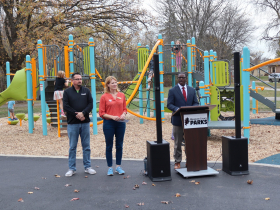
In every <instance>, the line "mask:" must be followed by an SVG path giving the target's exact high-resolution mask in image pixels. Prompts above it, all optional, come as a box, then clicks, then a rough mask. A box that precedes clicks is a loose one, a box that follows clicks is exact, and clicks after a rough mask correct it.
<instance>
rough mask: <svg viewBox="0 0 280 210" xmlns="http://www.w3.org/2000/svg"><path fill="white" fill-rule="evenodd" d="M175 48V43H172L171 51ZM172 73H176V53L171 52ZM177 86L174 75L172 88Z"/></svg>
mask: <svg viewBox="0 0 280 210" xmlns="http://www.w3.org/2000/svg"><path fill="white" fill-rule="evenodd" d="M173 47H174V41H172V42H171V49H173ZM171 72H172V73H174V72H175V53H174V52H173V51H172V50H171ZM175 85H176V80H175V75H174V74H172V87H174V86H175Z"/></svg>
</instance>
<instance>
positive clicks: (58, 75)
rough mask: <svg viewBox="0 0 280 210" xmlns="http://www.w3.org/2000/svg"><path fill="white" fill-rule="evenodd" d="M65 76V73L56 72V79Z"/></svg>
mask: <svg viewBox="0 0 280 210" xmlns="http://www.w3.org/2000/svg"><path fill="white" fill-rule="evenodd" d="M64 76H65V72H64V71H58V72H57V77H58V78H63V77H64Z"/></svg>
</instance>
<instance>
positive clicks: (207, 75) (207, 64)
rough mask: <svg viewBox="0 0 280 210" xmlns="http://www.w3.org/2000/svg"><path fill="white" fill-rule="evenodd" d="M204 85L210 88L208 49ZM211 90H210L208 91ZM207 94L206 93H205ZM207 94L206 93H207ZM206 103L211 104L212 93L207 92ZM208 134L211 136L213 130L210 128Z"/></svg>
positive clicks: (205, 56) (205, 58)
mask: <svg viewBox="0 0 280 210" xmlns="http://www.w3.org/2000/svg"><path fill="white" fill-rule="evenodd" d="M204 84H205V85H204V87H206V88H207V89H209V84H210V82H209V57H208V51H204ZM207 92H209V91H207ZM204 94H205V93H204ZM205 95H206V94H205ZM206 104H210V95H209V94H207V98H206ZM210 114H211V113H210V112H209V118H208V121H209V122H210V119H211V118H210ZM207 135H208V136H211V132H210V129H208V133H207Z"/></svg>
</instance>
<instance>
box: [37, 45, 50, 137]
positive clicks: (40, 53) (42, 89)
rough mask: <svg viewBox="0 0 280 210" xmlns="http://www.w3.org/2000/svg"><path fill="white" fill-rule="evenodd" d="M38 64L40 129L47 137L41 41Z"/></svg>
mask: <svg viewBox="0 0 280 210" xmlns="http://www.w3.org/2000/svg"><path fill="white" fill-rule="evenodd" d="M37 44H38V47H37V48H38V62H39V78H40V95H41V111H42V127H43V135H44V136H46V135H48V130H47V116H46V97H45V81H44V64H43V49H42V45H43V44H42V40H38V42H37Z"/></svg>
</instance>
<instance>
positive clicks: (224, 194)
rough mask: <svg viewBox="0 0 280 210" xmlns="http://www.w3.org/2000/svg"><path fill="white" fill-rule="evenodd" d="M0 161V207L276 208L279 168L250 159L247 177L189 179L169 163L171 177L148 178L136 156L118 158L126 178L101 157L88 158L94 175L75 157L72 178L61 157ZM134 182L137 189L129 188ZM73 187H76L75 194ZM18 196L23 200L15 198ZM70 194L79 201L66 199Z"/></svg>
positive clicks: (3, 158) (60, 209)
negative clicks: (110, 169) (110, 171)
mask: <svg viewBox="0 0 280 210" xmlns="http://www.w3.org/2000/svg"><path fill="white" fill-rule="evenodd" d="M0 163H1V170H0V177H1V179H0V189H1V190H0V207H1V208H0V209H3V210H15V209H20V210H33V209H34V210H50V209H52V210H64V209H67V210H72V209H73V210H74V209H75V210H77V209H94V210H111V209H114V210H115V209H117V210H119V209H147V210H165V209H166V210H170V209H191V210H203V209H213V210H214V209H215V210H225V209H227V210H236V209H254V210H264V209H269V210H278V209H279V200H280V193H279V178H280V167H277V166H276V167H273V166H271V165H256V164H250V166H249V171H250V175H246V176H230V175H228V174H227V173H225V172H223V171H219V172H220V174H219V175H217V176H209V177H194V178H190V179H185V178H183V177H182V176H181V175H179V174H178V173H176V172H175V171H174V170H173V165H171V169H172V170H171V171H172V181H167V182H155V183H152V182H151V181H150V179H149V178H148V177H145V176H144V175H143V173H142V172H143V161H136V160H126V161H123V163H122V166H123V168H124V170H125V171H126V174H125V175H126V178H125V179H124V175H117V174H115V175H114V176H112V177H109V176H107V175H106V172H107V167H106V161H105V160H100V159H98V160H96V159H93V160H92V166H93V168H94V169H96V171H97V174H96V175H87V174H85V173H84V170H83V166H82V160H80V159H79V160H77V173H76V174H75V175H74V176H73V177H65V176H64V174H65V172H66V171H67V159H66V158H40V157H9V156H0ZM182 165H183V163H182ZM97 166H99V167H97ZM208 166H209V167H214V169H217V170H218V169H221V168H222V165H221V163H217V164H216V165H214V163H208ZM55 174H57V175H59V176H60V177H58V176H55ZM85 176H88V178H85ZM192 180H195V181H196V182H199V183H198V184H195V183H194V182H192ZM247 180H253V184H252V185H250V184H247ZM143 182H145V183H146V184H145V183H144V184H142V183H143ZM66 184H69V185H71V186H68V187H66V186H65V185H66ZM136 184H137V185H139V188H136V189H135V190H133V188H134V186H135V185H136ZM153 184H154V186H153ZM35 187H37V188H40V189H39V190H36V189H35ZM75 189H76V190H79V192H78V193H75V192H74V190H75ZM28 192H29V193H30V194H29V193H28ZM176 193H179V194H180V197H176V196H175V194H176ZM20 198H21V199H22V200H23V201H24V202H18V200H19V199H20ZM73 198H79V200H75V201H70V200H71V199H73ZM266 198H267V199H268V198H269V200H265V199H266ZM162 201H165V202H166V203H169V204H164V203H162ZM140 203H141V206H139V204H140ZM142 204H143V205H142ZM126 206H129V207H128V208H126Z"/></svg>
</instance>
